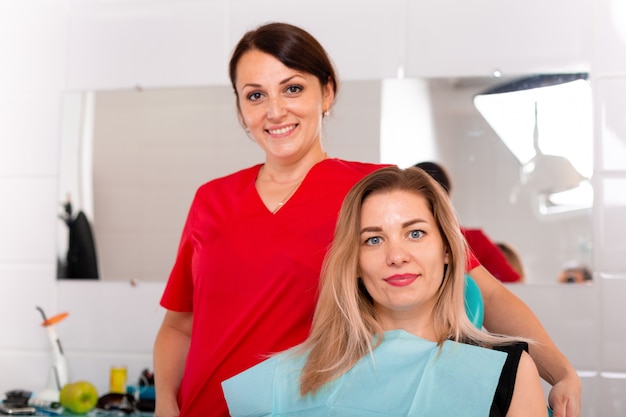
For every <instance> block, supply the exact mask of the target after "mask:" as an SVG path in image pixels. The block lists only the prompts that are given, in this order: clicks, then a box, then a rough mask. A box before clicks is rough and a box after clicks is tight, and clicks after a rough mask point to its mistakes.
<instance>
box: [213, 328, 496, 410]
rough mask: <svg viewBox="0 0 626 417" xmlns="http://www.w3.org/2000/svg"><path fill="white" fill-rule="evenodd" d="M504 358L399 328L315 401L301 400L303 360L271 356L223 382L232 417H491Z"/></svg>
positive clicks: (314, 397)
mask: <svg viewBox="0 0 626 417" xmlns="http://www.w3.org/2000/svg"><path fill="white" fill-rule="evenodd" d="M506 357H507V354H506V353H504V352H500V351H497V350H491V349H485V348H480V347H476V346H470V345H466V344H462V343H456V342H451V341H448V342H446V343H444V346H443V349H442V350H441V351H440V350H439V347H438V346H437V344H436V343H434V342H431V341H428V340H424V339H421V338H419V337H417V336H414V335H412V334H410V333H408V332H406V331H404V330H393V331H388V332H385V335H384V338H383V342H382V343H381V344H380V345H379V346H378V347H377V348H376V349H374V357H373V360H372V357H370V356H365V357H363V358H362V359H361V360H360V361H359V362H358V363H357V364H356V365H355V366H354V367H352V368H351V369H350V370H349V371H348V372H346V373H345V374H344V375H343V376H341V377H340V378H338V379H336V380H333V381H331V382H329V383H328V384H326V385H324V386H323V387H322V388H321V389H320V390H319V391H318V392H316V393H315V394H314V395H311V394H308V395H306V396H304V397H303V396H301V395H300V371H301V370H302V367H303V365H304V363H305V361H306V355H297V354H294V353H293V350H292V351H288V352H284V353H281V354H279V355H277V356H274V357H272V358H270V359H268V360H266V361H264V362H262V363H260V364H258V365H256V366H254V367H252V368H250V369H248V370H246V371H244V372H242V373H240V374H239V375H236V376H234V377H232V378H230V379H228V380H226V381H224V382H223V383H222V388H223V389H224V395H225V397H226V401H227V403H228V408H229V411H230V414H231V416H232V417H260V416H272V417H281V416H306V417H318V416H319V417H322V416H324V417H328V416H333V417H352V416H354V417H392V416H393V417H400V416H428V417H438V416H440V417H450V416H455V417H488V416H489V410H490V408H491V404H492V402H493V397H494V394H495V391H496V387H497V385H498V380H499V378H500V373H501V371H502V367H503V366H504V363H505V361H506Z"/></svg>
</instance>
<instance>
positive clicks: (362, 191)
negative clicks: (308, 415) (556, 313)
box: [297, 167, 519, 395]
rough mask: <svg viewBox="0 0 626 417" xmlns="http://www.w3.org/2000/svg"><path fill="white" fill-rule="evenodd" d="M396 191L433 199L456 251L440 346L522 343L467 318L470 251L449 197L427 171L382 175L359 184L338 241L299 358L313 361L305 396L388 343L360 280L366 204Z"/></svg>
mask: <svg viewBox="0 0 626 417" xmlns="http://www.w3.org/2000/svg"><path fill="white" fill-rule="evenodd" d="M391 191H409V192H413V193H416V194H418V195H421V196H423V197H424V198H425V199H426V201H427V202H428V204H429V206H430V210H431V212H432V214H433V216H434V219H435V221H436V224H437V226H438V228H439V231H440V234H441V236H442V239H443V244H444V247H445V248H446V249H447V251H448V259H449V263H448V266H447V268H445V272H444V277H443V282H442V284H441V286H440V288H439V290H438V292H437V295H436V302H435V306H434V314H433V317H434V320H435V323H434V328H435V332H436V334H437V340H436V342H437V344H438V345H439V346H441V345H442V344H443V342H445V341H446V340H454V341H459V342H464V343H469V344H474V345H479V346H485V347H491V346H495V345H500V344H505V343H509V342H511V341H513V340H519V339H513V338H508V337H503V336H497V335H492V334H489V333H486V332H483V331H481V330H480V329H477V328H476V327H475V326H474V325H473V324H472V323H471V321H470V320H469V319H468V317H467V314H466V313H465V306H464V285H465V279H464V274H465V260H466V253H467V251H468V248H467V244H466V242H465V239H464V237H463V235H462V234H461V232H460V227H459V224H458V221H457V218H456V214H455V212H454V209H453V208H452V205H451V203H450V200H449V198H448V196H447V194H446V193H445V191H444V190H443V189H442V188H441V187H440V186H439V185H438V184H437V182H435V181H434V180H433V179H432V178H431V177H430V175H428V174H427V173H425V172H424V171H423V170H421V169H419V168H408V169H405V170H402V169H399V168H397V167H388V168H382V169H380V170H378V171H375V172H374V173H372V174H370V175H368V176H367V177H365V178H363V179H362V180H361V181H359V182H358V183H357V184H356V185H355V186H354V187H353V188H352V189H351V190H350V192H349V193H348V195H347V196H346V198H345V200H344V202H343V205H342V207H341V211H340V213H339V219H338V221H337V226H336V229H335V237H334V239H333V243H332V245H331V248H330V250H329V252H328V254H327V256H326V259H325V260H324V265H323V267H322V275H321V287H320V294H319V300H318V302H317V307H316V309H315V314H314V317H313V324H312V328H311V333H310V335H309V337H308V338H307V340H306V341H305V342H304V343H303V344H302V345H301V346H300V348H299V349H298V350H297V352H300V353H308V357H307V360H306V363H305V365H304V367H303V370H302V375H301V378H300V392H301V394H302V395H305V394H307V393H315V392H316V391H317V390H318V389H319V388H321V387H322V386H323V385H324V384H326V383H327V382H330V381H332V380H334V379H335V378H338V377H339V376H341V375H342V374H343V373H345V372H347V371H348V370H349V369H350V368H351V367H352V366H353V365H354V364H355V363H356V362H357V361H358V360H359V359H361V358H362V357H364V356H365V355H367V354H371V353H372V351H373V349H374V348H375V347H376V346H377V345H378V344H379V343H380V342H382V338H383V328H382V325H381V322H380V320H379V318H378V316H377V314H376V311H375V310H374V305H373V300H372V298H371V296H370V295H369V294H368V292H367V290H366V289H365V286H364V285H363V284H362V283H361V280H360V279H359V277H358V271H359V263H358V260H359V249H360V222H361V208H362V206H363V202H364V201H365V199H367V197H368V196H370V195H372V194H379V193H387V192H391Z"/></svg>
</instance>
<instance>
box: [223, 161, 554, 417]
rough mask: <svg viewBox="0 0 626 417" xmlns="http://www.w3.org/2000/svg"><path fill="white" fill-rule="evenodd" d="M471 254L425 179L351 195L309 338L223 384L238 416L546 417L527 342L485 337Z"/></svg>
mask: <svg viewBox="0 0 626 417" xmlns="http://www.w3.org/2000/svg"><path fill="white" fill-rule="evenodd" d="M466 252H467V246H466V243H465V240H464V238H463V236H462V235H461V233H460V229H459V224H458V222H457V219H456V217H455V214H454V210H453V209H452V207H451V205H450V203H449V200H448V198H447V197H446V195H445V193H444V191H443V190H442V189H441V187H439V185H437V183H436V182H435V181H434V180H433V179H431V177H430V176H429V175H428V174H426V173H425V172H424V171H422V170H420V169H418V168H409V169H407V170H401V169H398V168H396V167H389V168H383V169H381V170H378V171H376V172H374V173H372V174H370V175H368V176H367V177H365V178H364V179H363V180H361V181H360V182H359V183H358V184H356V185H355V186H354V187H353V189H352V190H351V191H350V193H349V194H348V195H347V197H346V199H345V201H344V203H343V206H342V208H341V212H340V215H339V220H338V223H337V227H336V230H335V239H334V241H333V244H332V248H331V249H330V251H329V254H328V256H327V258H326V260H325V263H324V268H323V271H322V286H321V290H320V296H319V300H318V304H317V308H316V311H315V316H314V319H313V327H312V330H311V334H310V336H309V337H308V339H307V340H306V341H305V342H304V343H303V344H302V345H300V346H297V347H295V348H293V349H291V350H289V351H286V352H283V353H281V354H278V355H276V356H273V357H271V358H269V359H267V360H265V361H264V362H262V363H260V364H259V365H256V366H254V367H253V368H250V369H248V370H247V371H244V372H243V373H241V374H239V375H237V376H235V377H233V378H231V379H228V380H226V381H224V382H223V383H222V387H223V389H224V394H225V397H226V400H227V402H228V407H229V411H230V414H231V415H232V416H234V417H237V416H250V417H251V416H269V415H271V416H287V415H289V416H329V415H332V416H359V417H373V416H428V417H436V416H442V417H443V416H445V417H450V416H455V417H459V416H467V417H469V416H475V417H487V416H508V417H515V416H524V417H533V416H542V417H543V416H546V415H547V409H546V405H545V404H546V402H545V398H544V396H543V391H542V388H541V383H540V379H539V375H538V372H537V369H536V367H535V364H534V362H533V361H532V359H531V358H530V356H529V355H528V353H527V352H526V350H527V347H528V346H527V341H525V340H521V339H517V338H512V337H505V336H499V335H493V334H489V333H487V332H483V331H481V330H479V329H477V328H476V327H475V326H474V325H473V324H472V323H471V322H470V321H469V319H468V317H467V315H466V313H465V308H464V294H463V288H464V269H465V256H466Z"/></svg>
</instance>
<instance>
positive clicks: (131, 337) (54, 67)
mask: <svg viewBox="0 0 626 417" xmlns="http://www.w3.org/2000/svg"><path fill="white" fill-rule="evenodd" d="M298 3H299V4H300V3H301V2H298ZM407 3H411V4H412V11H411V13H418V14H419V12H420V9H421V8H422V6H423V7H424V8H428V10H429V13H430V15H432V16H433V19H432V21H428V20H420V25H419V28H417V29H419V33H420V34H427V35H428V37H427V39H428V41H426V42H420V38H419V37H412V36H414V35H412V34H414V33H415V32H411V31H409V30H407V28H408V27H410V24H413V23H415V22H407V21H406V20H403V19H402V18H400V16H406V14H403V13H401V11H402V10H403V7H405V5H406V4H407ZM460 3H461V2H460V0H459V1H456V0H448V1H443V2H427V1H426V0H422V1H419V2H402V1H398V2H391V3H389V2H382V1H381V2H374V3H372V4H373V6H372V7H373V8H368V7H366V6H364V5H363V3H362V2H360V1H356V0H350V1H346V2H342V3H341V5H339V4H338V3H337V2H336V1H331V0H320V1H316V2H310V3H309V2H307V3H304V4H303V6H302V7H303V8H302V10H305V11H306V13H300V12H299V11H300V10H301V9H300V6H298V10H296V9H295V6H294V4H295V3H293V2H288V1H286V0H285V1H278V0H276V1H264V2H261V1H258V0H254V1H252V0H237V1H235V0H206V1H197V0H194V1H187V0H177V1H165V0H158V1H157V0H146V1H141V2H137V1H131V0H127V1H125V0H116V1H112V0H109V1H106V0H89V1H88V0H71V1H66V0H23V1H19V2H15V1H11V0H2V1H0V62H2V65H0V294H1V295H2V301H1V302H0V329H2V337H1V338H0V392H4V391H6V390H8V389H11V388H18V387H22V388H29V389H30V388H32V389H37V387H38V386H40V385H43V383H44V381H45V375H46V373H47V366H48V364H47V363H48V360H49V358H48V340H47V338H46V335H45V331H44V329H42V328H41V327H40V326H39V323H40V321H41V317H39V315H38V312H37V311H36V310H35V306H37V305H39V306H41V307H42V308H44V309H45V310H46V311H47V312H48V313H49V314H56V313H57V312H61V311H66V310H67V311H69V313H70V316H69V317H68V318H67V319H66V320H64V321H63V322H61V323H59V324H58V325H57V329H58V333H59V334H60V336H61V339H62V342H63V343H64V344H65V345H66V350H67V352H68V357H69V359H70V366H71V371H72V372H73V374H74V375H76V376H77V377H85V378H90V379H91V378H93V380H94V381H95V382H96V383H97V385H98V387H99V388H100V389H106V384H107V380H106V378H107V375H108V367H109V366H110V364H111V363H112V362H119V361H120V360H122V361H124V362H126V363H127V365H128V366H129V367H130V371H131V377H132V375H133V374H137V373H138V372H139V371H140V370H141V369H143V367H148V366H150V362H151V354H150V346H151V343H152V340H153V335H154V333H155V331H156V328H157V326H158V323H159V321H160V318H161V314H162V311H160V309H159V308H158V307H156V303H157V302H158V296H159V294H160V291H161V289H162V288H161V287H160V284H147V283H140V285H139V286H137V287H131V286H130V285H128V284H127V283H123V282H120V283H115V284H111V285H107V284H102V283H99V284H96V283H80V284H77V283H67V284H66V283H63V284H60V285H58V284H57V283H56V281H55V279H54V271H55V250H54V242H55V228H56V225H57V221H58V219H57V218H56V213H57V212H58V211H57V210H58V202H57V200H56V174H57V167H56V163H57V162H56V161H57V155H56V154H57V148H58V132H59V108H60V107H59V104H58V101H57V100H60V95H61V93H62V92H63V91H65V90H67V89H85V88H92V89H103V88H127V87H133V86H135V85H137V84H139V85H142V86H173V85H196V84H219V83H223V82H224V81H225V80H226V71H225V64H226V63H225V61H226V58H227V56H228V53H229V51H230V48H232V43H233V42H234V41H233V39H236V38H237V37H238V36H239V35H240V33H241V31H242V30H243V29H244V28H247V27H248V26H251V25H253V24H256V23H257V21H258V20H260V19H261V18H263V19H267V20H270V19H274V18H285V19H287V18H288V19H289V20H291V21H293V22H294V23H296V24H303V25H304V26H306V27H310V29H311V30H312V31H313V32H315V33H316V34H317V35H318V36H319V38H320V39H321V40H322V42H323V43H325V44H328V45H337V46H333V47H329V49H330V52H331V54H332V55H333V56H335V57H336V58H335V59H337V64H338V66H339V70H340V71H339V72H340V76H341V77H342V78H344V79H351V80H355V79H368V78H370V79H377V78H381V77H383V76H387V77H392V76H395V75H396V73H397V67H398V65H397V63H410V64H411V65H408V66H407V68H409V67H410V68H413V70H414V71H415V74H411V75H413V76H414V75H425V74H420V73H419V71H426V69H427V68H431V67H432V68H434V67H436V68H437V69H438V70H441V71H447V72H448V74H446V75H466V74H467V72H468V71H469V73H472V72H474V73H476V72H480V73H482V72H483V71H487V70H490V67H491V66H492V65H489V66H488V67H489V68H487V67H485V68H483V67H481V66H480V65H477V64H476V63H477V62H478V61H477V60H480V59H487V60H491V62H496V64H497V62H498V60H497V48H490V47H489V40H490V37H489V36H487V37H485V34H489V33H490V32H489V31H491V30H492V28H491V27H490V26H489V23H488V21H487V23H485V24H481V25H477V24H473V25H472V24H470V23H471V22H476V18H477V17H478V16H482V15H481V13H486V12H489V13H492V14H494V16H495V17H498V18H502V19H503V20H500V23H499V26H498V27H500V28H501V30H500V31H497V32H496V33H495V35H497V36H502V37H506V36H512V37H513V38H512V39H511V41H512V44H515V45H522V46H528V47H529V48H533V45H526V44H524V42H523V39H522V38H525V37H526V35H527V30H526V26H524V27H523V30H521V29H520V31H519V33H518V32H513V31H509V30H508V28H509V27H516V26H515V25H512V26H507V25H506V23H507V19H509V22H513V20H514V19H515V16H516V15H517V13H516V12H515V10H504V9H498V8H497V6H498V5H500V6H501V5H502V4H503V3H502V2H498V1H495V0H482V1H479V2H474V4H475V6H474V8H472V9H467V8H465V9H463V10H464V13H463V16H464V17H465V18H466V20H463V19H460V20H459V19H457V20H458V21H456V22H457V23H459V24H461V26H459V27H462V28H464V30H462V31H457V30H456V25H453V24H448V25H444V24H443V23H444V22H443V21H441V20H440V19H448V18H449V16H450V14H449V13H448V11H449V10H451V9H458V8H457V7H456V6H458V5H459V4H460ZM622 3H623V2H622V1H621V0H598V1H594V2H590V1H589V2H587V1H577V2H576V5H577V6H576V7H570V2H563V1H560V0H549V1H547V2H546V0H542V1H540V0H533V1H530V2H525V3H524V5H523V6H522V5H520V6H519V7H524V8H525V10H532V9H533V8H536V9H537V10H542V11H547V14H545V15H543V16H544V17H542V18H541V19H539V20H536V19H534V18H535V17H536V15H533V20H532V21H533V25H531V26H529V28H530V27H534V28H537V27H538V29H537V30H539V32H538V33H542V34H543V35H544V36H541V37H540V41H541V43H540V44H537V45H534V46H541V45H549V44H550V43H551V42H557V41H558V43H561V42H565V45H566V46H565V47H564V48H563V49H560V50H559V56H562V57H564V58H565V59H566V60H568V61H569V64H571V65H573V66H576V65H578V64H579V62H577V61H585V60H586V59H589V60H590V62H591V64H592V65H591V69H592V75H593V77H594V81H593V82H594V91H595V93H594V94H595V100H596V104H595V110H596V112H595V115H594V117H595V120H596V132H595V136H596V142H595V143H596V146H595V150H596V156H595V160H596V170H595V174H594V175H595V176H594V185H595V186H596V189H597V193H596V195H597V200H596V201H597V203H598V204H597V205H596V207H595V208H594V232H595V237H594V246H595V252H594V253H596V259H595V262H596V267H597V268H596V269H597V273H596V276H597V277H598V279H597V280H596V281H597V284H596V285H593V286H590V287H584V288H578V289H573V288H572V289H571V291H566V292H562V291H556V290H555V289H553V288H552V287H532V286H527V287H523V286H519V287H516V288H515V291H516V292H518V294H519V295H520V296H521V297H522V298H523V299H524V300H526V302H527V303H528V304H529V305H530V306H531V307H532V308H533V309H534V310H535V311H536V312H537V314H538V316H539V317H540V319H541V320H542V321H543V323H544V324H545V326H546V328H547V329H548V330H549V331H550V333H551V334H552V335H553V336H554V338H555V340H556V341H557V343H558V344H559V346H561V348H562V349H563V351H564V352H566V353H567V355H568V356H569V357H570V358H571V359H572V362H573V363H574V365H575V366H576V367H577V369H579V370H580V371H581V374H582V375H583V376H584V377H583V386H584V395H583V401H584V403H583V410H584V412H583V415H584V416H586V417H593V416H603V417H612V416H621V415H624V412H625V407H626V405H625V404H624V398H626V395H625V394H626V382H625V381H626V379H624V377H623V376H624V374H625V373H626V364H625V363H624V359H623V354H622V352H624V351H625V350H626V336H625V335H626V331H625V330H626V329H625V328H624V327H625V325H624V321H623V320H621V317H623V316H624V314H626V311H625V310H626V307H624V306H625V304H624V303H623V301H622V294H626V287H625V285H624V282H626V264H625V263H624V260H623V258H624V256H623V254H624V249H625V248H624V243H623V242H624V239H623V236H624V235H625V233H623V232H624V231H626V222H624V221H623V219H624V216H625V215H626V210H625V207H626V202H625V201H624V197H623V195H624V192H623V190H624V189H625V188H624V187H626V167H625V166H624V165H623V161H624V160H625V159H624V158H618V156H619V155H622V156H623V155H625V154H626V152H625V151H624V144H625V143H626V125H625V124H624V117H623V109H624V108H625V107H626V95H625V94H623V93H624V92H626V58H624V57H626V40H625V39H626V36H625V35H624V34H625V33H626V18H625V16H624V15H625V13H624V6H623V5H622ZM464 4H465V3H464ZM591 4H593V6H592V5H591ZM336 7H341V11H342V13H336V12H335V9H336ZM592 7H593V9H592ZM290 10H291V13H287V12H289V11H290ZM572 10H573V11H572ZM581 10H582V11H581ZM244 12H245V13H244ZM588 12H589V13H588ZM474 13H476V15H474ZM564 13H565V16H567V17H570V18H572V19H573V21H572V20H569V19H564V18H563V16H564V15H563V14H564ZM238 15H241V18H239V17H238ZM294 16H295V17H294ZM342 16H348V18H347V20H345V19H343V18H340V17H342ZM384 16H388V18H384ZM545 16H548V17H545ZM292 17H293V18H294V19H295V20H292ZM298 19H299V20H298ZM328 19H330V20H328ZM455 19H456V18H455ZM587 19H589V21H588V20H587ZM447 22H448V23H452V21H447ZM557 22H560V23H559V24H563V22H569V23H571V27H570V29H571V30H570V31H557V30H555V28H556V24H557ZM576 22H578V23H580V25H578V24H574V23H576ZM409 23H410V24H409ZM592 23H593V29H594V31H593V33H589V32H587V30H588V29H589V28H590V27H591V24H592ZM414 29H416V28H415V27H414ZM578 30H580V31H582V32H578ZM477 31H483V32H477ZM484 31H486V32H484ZM565 32H568V33H570V32H572V34H571V36H567V37H562V36H561V37H559V36H556V37H552V36H551V33H561V34H562V33H565ZM469 35H471V36H469ZM495 35H494V36H495ZM415 36H417V35H415ZM420 36H421V35H420ZM468 36H469V38H471V39H482V40H483V41H484V42H481V45H479V47H478V46H477V52H478V53H477V54H467V53H464V54H462V56H463V59H462V60H455V59H450V56H448V57H446V56H442V55H440V52H441V51H438V50H436V48H433V46H434V45H437V44H438V43H439V44H443V45H449V46H450V45H451V46H452V47H453V48H452V49H451V51H453V52H452V53H453V54H456V52H454V51H457V52H458V53H459V54H460V53H461V52H467V51H465V50H463V49H459V48H465V47H463V46H462V45H463V42H461V41H462V40H464V39H467V37H468ZM409 38H410V39H409ZM433 39H437V42H434V41H433ZM533 39H534V38H533ZM455 40H457V41H458V42H455ZM544 41H545V42H546V43H545V44H544V43H543V42H544ZM586 42H590V43H591V45H590V46H591V47H589V45H588V44H587V43H586ZM425 43H427V44H428V45H425ZM407 45H409V46H410V48H407ZM157 46H158V47H157ZM474 46H475V45H473V44H472V45H469V46H467V49H468V50H469V49H471V48H472V47H474ZM514 49H515V48H514ZM522 49H524V50H526V48H525V47H524V48H521V47H520V48H519V52H520V53H522V52H523V51H521V50H522ZM536 51H537V52H538V53H537V54H526V53H524V56H525V59H524V60H523V63H520V62H519V61H518V60H517V59H516V57H517V56H518V54H517V53H516V51H509V52H510V55H508V57H507V58H506V60H504V61H503V62H504V64H505V65H504V66H503V67H504V69H506V68H510V69H511V71H513V72H514V71H515V70H519V71H520V72H521V71H522V70H524V71H525V70H528V69H532V68H533V66H534V67H536V68H538V69H544V70H545V66H546V65H548V66H549V65H551V63H552V64H554V61H553V58H554V56H555V55H554V54H553V51H552V50H545V49H543V48H539V49H536ZM351 54H354V56H355V57H356V58H354V60H352V58H347V57H350V55H351ZM424 62H425V63H435V64H436V65H435V64H433V65H434V66H430V67H429V66H421V63H424ZM522 64H523V65H524V68H522V67H520V66H517V67H516V65H522ZM416 68H417V69H416ZM433 71H434V70H433ZM428 75H433V74H428ZM441 75H443V74H441ZM346 117H348V116H346ZM350 117H352V115H350ZM349 133H350V132H346V133H345V134H344V135H343V136H346V137H348V136H351V135H350V134H349ZM333 139H334V138H333Z"/></svg>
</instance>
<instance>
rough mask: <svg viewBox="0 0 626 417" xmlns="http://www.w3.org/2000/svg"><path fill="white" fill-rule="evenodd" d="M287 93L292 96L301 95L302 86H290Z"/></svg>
mask: <svg viewBox="0 0 626 417" xmlns="http://www.w3.org/2000/svg"><path fill="white" fill-rule="evenodd" d="M286 91H287V92H288V93H292V94H295V93H299V92H300V91H302V86H299V85H290V86H289V87H287V89H286Z"/></svg>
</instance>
